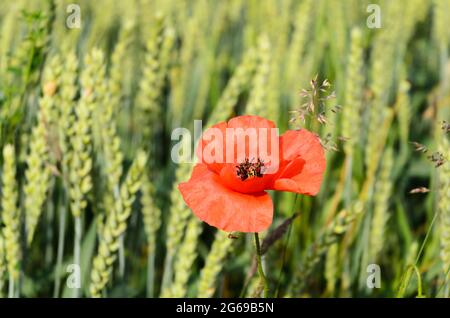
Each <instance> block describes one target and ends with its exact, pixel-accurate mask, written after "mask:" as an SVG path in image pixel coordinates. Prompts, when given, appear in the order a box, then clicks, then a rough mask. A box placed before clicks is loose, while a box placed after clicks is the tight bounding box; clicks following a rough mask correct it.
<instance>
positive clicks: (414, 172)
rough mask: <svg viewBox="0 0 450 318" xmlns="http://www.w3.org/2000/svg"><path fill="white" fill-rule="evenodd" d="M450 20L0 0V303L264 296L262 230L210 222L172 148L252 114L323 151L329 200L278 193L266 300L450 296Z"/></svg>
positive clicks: (413, 10)
mask: <svg viewBox="0 0 450 318" xmlns="http://www.w3.org/2000/svg"><path fill="white" fill-rule="evenodd" d="M374 4H375V5H376V7H375V9H376V8H378V9H379V12H378V13H379V14H380V19H381V20H380V21H381V22H380V25H379V26H380V27H379V28H378V27H376V26H375V27H373V26H371V23H370V21H369V20H370V19H372V18H374V19H375V18H376V17H374V16H372V17H371V15H372V14H376V13H377V12H376V10H375V11H372V9H370V8H372V7H371V6H373V5H374ZM374 12H375V13H374ZM449 21H450V1H449V0H425V1H423V0H408V1H407V0H390V1H388V0H378V1H375V0H374V1H368V0H367V1H366V0H346V1H338V0H316V1H314V0H259V1H258V0H227V1H213V0H191V1H189V0H131V1H113V0H98V1H88V0H78V1H66V0H38V1H32V0H14V1H13V0H3V1H1V3H0V26H1V32H0V149H1V154H0V177H1V178H0V180H1V181H0V297H27V298H29V297H177V298H183V297H261V296H263V290H262V286H261V283H260V280H259V279H258V271H257V266H256V261H255V252H254V247H253V243H252V236H251V235H249V234H246V233H226V232H223V231H220V230H217V229H215V228H213V227H211V226H208V225H207V224H205V223H203V222H201V221H200V220H198V219H197V218H196V217H195V215H194V214H193V213H192V211H191V210H190V209H189V208H188V207H187V206H186V204H185V202H184V201H183V198H182V196H181V194H180V192H179V191H178V185H179V184H180V182H183V181H186V180H187V179H189V176H190V174H191V171H192V164H189V163H179V164H178V163H175V162H174V161H173V160H172V158H171V151H172V149H173V146H174V145H175V144H176V143H177V141H176V140H173V138H172V132H173V131H174V129H176V128H179V127H184V128H186V129H188V130H189V131H190V132H191V133H193V131H194V120H202V125H203V128H207V127H210V126H212V125H213V124H215V123H218V122H221V121H225V120H227V119H229V118H231V117H233V116H237V115H242V114H251V115H258V116H262V117H265V118H268V119H270V120H272V121H274V122H275V123H276V124H277V126H278V127H279V128H280V131H281V132H283V131H285V130H287V129H289V128H290V129H298V128H301V127H307V128H308V129H309V130H311V131H314V132H315V133H316V134H317V135H318V136H320V139H321V142H322V145H323V147H324V148H325V150H326V161H327V170H326V173H325V176H324V179H323V182H322V186H321V191H320V193H319V194H318V195H317V196H315V197H309V196H305V195H296V194H293V193H287V192H283V193H281V192H274V193H271V195H272V198H273V201H274V211H275V212H274V220H273V224H272V225H271V226H270V228H269V229H268V230H267V231H264V232H263V233H260V235H261V241H262V242H261V244H262V245H261V253H262V254H263V255H262V266H263V268H264V271H265V274H266V276H267V282H268V291H269V296H270V297H449V296H450V273H449V270H450V163H449V162H448V161H449V160H450V146H449V131H450V126H449V122H450V60H449V42H450V28H449V27H448V23H449ZM311 107H312V108H313V112H307V111H306V110H305V109H307V110H311V109H310V108H311ZM305 116H306V118H305ZM194 142H195V141H194V140H193V141H192V143H194ZM205 195H208V193H205Z"/></svg>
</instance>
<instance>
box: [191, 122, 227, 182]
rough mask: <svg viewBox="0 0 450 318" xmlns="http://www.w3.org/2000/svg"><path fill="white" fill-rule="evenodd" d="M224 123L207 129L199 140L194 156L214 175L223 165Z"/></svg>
mask: <svg viewBox="0 0 450 318" xmlns="http://www.w3.org/2000/svg"><path fill="white" fill-rule="evenodd" d="M226 128H227V123H226V122H220V123H218V124H216V125H214V126H212V127H210V128H208V129H207V130H206V131H205V132H204V133H203V134H202V137H201V138H200V140H199V142H198V146H197V149H196V155H197V158H198V159H199V162H200V163H204V164H206V165H207V166H208V168H209V169H210V170H212V171H214V172H216V173H220V170H221V169H222V167H223V165H224V163H225V154H226V153H225V149H226V147H225V138H224V136H225V131H226Z"/></svg>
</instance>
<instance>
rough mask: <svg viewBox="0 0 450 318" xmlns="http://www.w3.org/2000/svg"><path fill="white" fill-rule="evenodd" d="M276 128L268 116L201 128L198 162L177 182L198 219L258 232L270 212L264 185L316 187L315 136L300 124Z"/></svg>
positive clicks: (320, 166) (320, 161)
mask: <svg viewBox="0 0 450 318" xmlns="http://www.w3.org/2000/svg"><path fill="white" fill-rule="evenodd" d="M274 130H275V131H277V129H276V126H275V124H274V123H273V122H271V121H270V120H267V119H264V118H261V117H258V116H239V117H235V118H232V119H231V120H229V121H228V122H221V123H219V124H216V125H214V126H213V127H211V128H210V129H208V130H206V131H205V133H204V134H203V136H202V138H201V140H200V141H199V145H198V147H197V157H198V158H199V163H197V164H196V166H195V167H194V170H193V172H192V176H191V178H190V179H189V181H187V182H183V183H181V184H180V185H179V186H178V188H179V190H180V192H181V194H182V196H183V198H184V201H185V202H186V204H187V205H188V206H189V207H190V208H191V209H192V211H193V212H194V214H195V215H196V216H197V217H198V218H199V219H201V220H202V221H204V222H206V223H208V224H209V225H212V226H215V227H217V228H219V229H221V230H224V231H227V232H234V231H236V232H260V231H263V230H265V229H267V228H268V227H269V226H270V224H271V223H272V218H273V203H272V199H271V197H270V196H269V194H267V192H266V190H279V191H289V192H295V193H300V194H306V195H316V194H317V193H318V192H319V190H320V184H321V182H322V176H323V172H324V170H325V165H326V163H325V155H324V150H323V148H322V145H321V144H320V141H319V138H318V137H317V136H316V135H314V134H313V133H311V132H309V131H307V130H305V129H301V130H288V131H287V132H285V133H284V134H283V135H281V136H278V135H275V139H274V138H273V136H274V134H273V131H274ZM230 132H231V133H234V135H233V134H231V137H230ZM249 132H250V133H249ZM252 132H254V133H253V134H252ZM229 137H230V138H229ZM274 153H275V154H276V156H273V154H274ZM255 154H256V155H255Z"/></svg>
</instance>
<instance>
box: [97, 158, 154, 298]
mask: <svg viewBox="0 0 450 318" xmlns="http://www.w3.org/2000/svg"><path fill="white" fill-rule="evenodd" d="M146 162H147V156H146V155H145V153H144V152H143V151H142V150H140V151H139V152H138V153H137V154H136V158H135V160H134V162H133V164H132V165H131V168H130V170H129V171H128V174H127V177H126V179H125V181H124V182H123V184H122V185H121V188H120V196H119V198H118V199H117V200H116V202H115V207H114V210H113V211H111V212H110V213H108V216H107V218H106V221H105V224H104V227H103V230H102V233H101V235H100V242H99V245H98V249H97V255H96V256H95V257H94V260H93V262H92V269H91V282H90V286H89V291H90V294H91V296H92V297H101V296H102V293H103V291H104V289H105V287H106V284H107V283H108V282H109V281H110V279H111V276H112V270H113V266H114V262H115V260H116V258H117V251H118V249H119V238H120V237H121V236H122V235H123V234H124V233H125V231H126V229H127V221H128V218H129V217H130V215H131V212H132V206H133V203H134V200H135V198H136V193H137V192H138V191H139V189H140V187H141V183H142V174H143V172H144V168H145V164H146Z"/></svg>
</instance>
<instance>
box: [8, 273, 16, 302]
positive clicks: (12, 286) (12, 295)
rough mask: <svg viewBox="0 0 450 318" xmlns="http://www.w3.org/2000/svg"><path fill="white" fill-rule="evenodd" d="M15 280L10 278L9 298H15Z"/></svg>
mask: <svg viewBox="0 0 450 318" xmlns="http://www.w3.org/2000/svg"><path fill="white" fill-rule="evenodd" d="M14 283H15V282H14V279H13V278H11V277H10V278H9V288H8V298H14V297H15V295H14Z"/></svg>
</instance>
